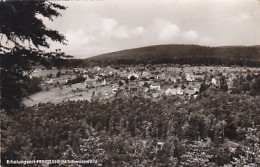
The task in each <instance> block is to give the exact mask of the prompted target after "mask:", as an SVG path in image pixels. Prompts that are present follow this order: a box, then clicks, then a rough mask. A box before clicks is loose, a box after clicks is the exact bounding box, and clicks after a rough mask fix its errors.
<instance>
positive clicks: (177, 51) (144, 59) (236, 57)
mask: <svg viewBox="0 0 260 167" xmlns="http://www.w3.org/2000/svg"><path fill="white" fill-rule="evenodd" d="M83 61H84V65H119V64H128V65H130V64H133V65H136V64H190V65H239V66H256V67H260V45H255V46H221V47H207V46H199V45H176V44H171V45H155V46H147V47H141V48H134V49H127V50H122V51H117V52H112V53H107V54H102V55H98V56H94V57H91V58H87V59H84V60H83Z"/></svg>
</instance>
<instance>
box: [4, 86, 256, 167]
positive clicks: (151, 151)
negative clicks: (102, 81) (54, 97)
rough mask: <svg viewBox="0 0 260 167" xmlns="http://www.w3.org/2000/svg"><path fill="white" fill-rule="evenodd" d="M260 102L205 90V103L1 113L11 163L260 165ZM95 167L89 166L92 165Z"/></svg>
mask: <svg viewBox="0 0 260 167" xmlns="http://www.w3.org/2000/svg"><path fill="white" fill-rule="evenodd" d="M259 115H260V98H259V96H250V95H247V94H228V93H226V92H222V91H218V92H214V91H205V92H203V93H201V94H200V95H199V96H198V97H197V98H195V99H190V100H183V99H180V97H177V96H172V97H171V96H169V97H163V98H162V99H157V100H152V99H146V98H144V97H143V96H142V95H132V96H127V97H126V96H124V95H122V94H120V93H118V94H116V95H115V97H114V98H112V99H106V100H100V99H98V98H93V99H92V100H91V101H68V102H63V103H61V104H52V103H46V104H39V105H38V106H34V107H25V106H24V107H22V108H21V109H19V110H17V111H15V112H14V113H13V116H12V117H8V115H6V113H4V112H3V111H2V112H1V135H2V138H1V143H2V146H1V147H2V148H1V149H2V162H5V160H6V159H20V160H28V159H29V160H31V159H43V158H44V159H73V160H82V159H83V160H89V159H92V160H97V164H92V166H98V164H102V166H223V165H224V164H226V165H234V166H237V165H241V166H243V165H246V164H247V165H248V164H250V165H251V166H255V167H256V166H259V165H260V152H259V151H260V149H259V148H260V143H259V137H260V133H259V132H260V130H259V128H260V117H259ZM86 166H87V165H86Z"/></svg>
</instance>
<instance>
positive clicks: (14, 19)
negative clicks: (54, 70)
mask: <svg viewBox="0 0 260 167" xmlns="http://www.w3.org/2000/svg"><path fill="white" fill-rule="evenodd" d="M64 9H66V8H65V7H64V6H62V5H59V4H56V3H53V2H50V1H11V0H10V1H1V2H0V23H1V24H0V39H1V43H0V56H1V81H2V82H1V107H2V108H4V109H6V110H7V111H9V112H10V111H11V109H15V108H19V106H20V103H21V101H22V98H23V97H25V96H26V95H28V93H27V89H26V83H28V82H27V81H28V78H29V77H28V76H29V75H30V72H31V71H32V66H33V65H37V64H42V65H45V66H46V65H50V63H54V64H57V62H58V61H61V59H63V58H68V57H70V56H67V55H65V53H64V52H61V51H60V50H59V49H58V50H56V51H50V52H47V51H46V48H49V47H50V44H49V43H48V40H49V39H50V40H52V41H56V42H60V43H62V44H65V42H66V39H65V36H63V35H61V34H59V32H58V31H55V30H52V29H49V28H47V27H46V26H45V25H44V23H43V21H42V19H41V18H47V19H49V20H51V21H53V18H54V17H58V16H60V13H59V12H58V10H64Z"/></svg>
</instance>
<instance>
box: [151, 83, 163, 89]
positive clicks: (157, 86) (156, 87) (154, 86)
mask: <svg viewBox="0 0 260 167" xmlns="http://www.w3.org/2000/svg"><path fill="white" fill-rule="evenodd" d="M150 89H153V90H160V89H161V86H160V84H159V83H152V84H151V85H150Z"/></svg>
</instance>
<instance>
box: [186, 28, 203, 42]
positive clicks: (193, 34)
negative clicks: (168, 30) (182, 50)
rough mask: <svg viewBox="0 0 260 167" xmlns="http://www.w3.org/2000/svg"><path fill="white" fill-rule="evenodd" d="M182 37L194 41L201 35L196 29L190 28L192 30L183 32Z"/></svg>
mask: <svg viewBox="0 0 260 167" xmlns="http://www.w3.org/2000/svg"><path fill="white" fill-rule="evenodd" d="M182 37H183V38H184V40H186V41H194V40H195V39H197V38H198V37H199V35H198V33H197V32H196V31H194V30H190V31H187V32H183V33H182Z"/></svg>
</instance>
